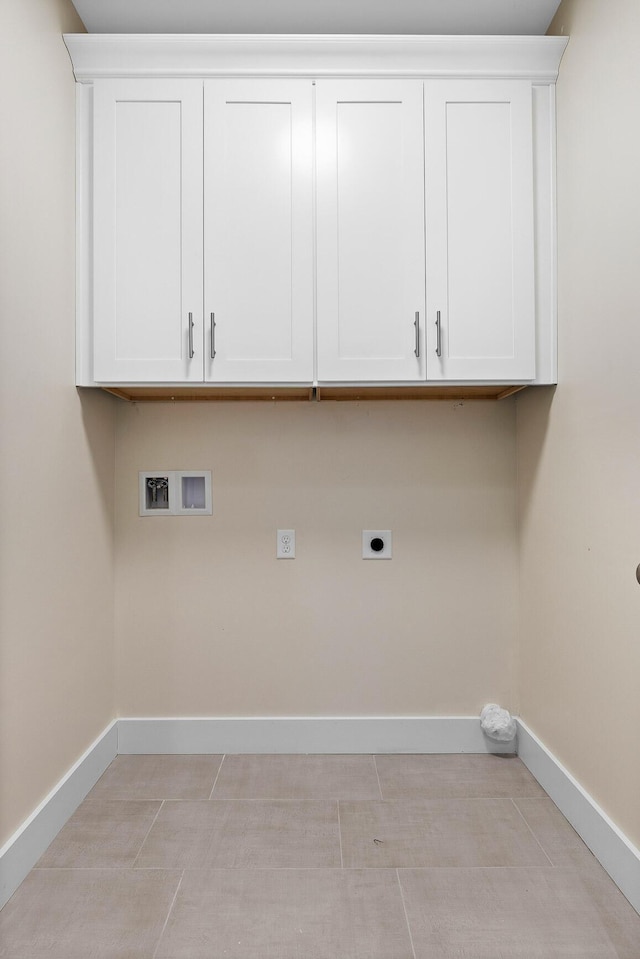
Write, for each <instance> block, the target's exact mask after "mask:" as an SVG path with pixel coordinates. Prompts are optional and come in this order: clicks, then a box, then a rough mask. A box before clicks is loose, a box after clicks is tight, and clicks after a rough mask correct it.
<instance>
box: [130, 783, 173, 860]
mask: <svg viewBox="0 0 640 959" xmlns="http://www.w3.org/2000/svg"><path fill="white" fill-rule="evenodd" d="M164 804H165V800H164V799H163V800H162V801H161V803H160V805H159V806H158V811H157V813H156V814H155V816H154V817H153V822H152V823H151V825H150V826H149V828H148V829H147V834H146V836H145V837H144V839H143V840H142V843H141V844H140V848H139V849H138V854H137V855H136V858H135V859H134V860H133V862H132V863H131V868H132V869H135V868H136V863H137V861H138V859H139V858H140V853H141V852H142V847H143V846H144V844H145V842H146V841H147V839H148V838H149V833H150V832H151V830H152V829H153V827H154V826H155V824H156V819H157V818H158V816H159V815H160V810H161V809H162V807H163V806H164Z"/></svg>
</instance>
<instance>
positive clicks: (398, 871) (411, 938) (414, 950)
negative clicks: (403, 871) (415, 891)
mask: <svg viewBox="0 0 640 959" xmlns="http://www.w3.org/2000/svg"><path fill="white" fill-rule="evenodd" d="M396 879H397V880H398V888H399V889H400V900H401V902H402V908H403V910H404V918H405V922H406V924H407V932H408V933H409V942H410V943H411V952H412V953H413V959H416V947H415V946H414V944H413V936H412V934H411V926H410V924H409V916H408V915H407V905H406V903H405V901H404V891H403V889H402V883H401V882H400V870H399V869H396Z"/></svg>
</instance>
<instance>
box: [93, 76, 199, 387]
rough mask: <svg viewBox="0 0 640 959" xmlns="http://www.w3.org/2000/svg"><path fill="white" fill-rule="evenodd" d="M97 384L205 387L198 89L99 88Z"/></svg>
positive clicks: (147, 84) (153, 84)
mask: <svg viewBox="0 0 640 959" xmlns="http://www.w3.org/2000/svg"><path fill="white" fill-rule="evenodd" d="M93 158H94V193H93V264H94V268H93V337H94V367H93V373H94V378H95V379H96V380H97V381H98V382H105V383H108V382H113V383H135V382H149V381H154V380H157V381H178V382H179V381H183V382H192V381H194V380H201V379H202V85H201V84H200V85H198V84H194V83H192V82H190V81H180V80H135V81H128V80H103V81H101V82H100V83H97V84H96V85H95V90H94V114H93Z"/></svg>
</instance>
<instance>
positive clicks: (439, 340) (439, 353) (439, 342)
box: [436, 310, 442, 356]
mask: <svg viewBox="0 0 640 959" xmlns="http://www.w3.org/2000/svg"><path fill="white" fill-rule="evenodd" d="M436 333H437V337H436V356H442V330H441V328H440V310H438V312H437V313H436Z"/></svg>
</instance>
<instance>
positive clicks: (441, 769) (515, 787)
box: [376, 754, 545, 799]
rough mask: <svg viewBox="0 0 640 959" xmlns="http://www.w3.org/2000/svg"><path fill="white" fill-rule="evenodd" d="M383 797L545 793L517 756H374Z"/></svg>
mask: <svg viewBox="0 0 640 959" xmlns="http://www.w3.org/2000/svg"><path fill="white" fill-rule="evenodd" d="M376 766H377V768H378V776H379V777H380V788H381V789H382V798H383V799H478V798H496V799H498V798H505V799H507V798H509V797H512V796H544V795H545V793H544V790H543V789H542V787H541V786H540V785H539V783H538V782H536V780H535V779H534V778H533V776H532V775H531V773H530V772H529V770H528V769H527V767H526V766H525V765H524V763H523V762H522V760H520V759H518V757H517V756H491V755H487V756H477V755H471V756H470V755H457V754H456V755H449V754H447V755H442V756H376Z"/></svg>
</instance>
